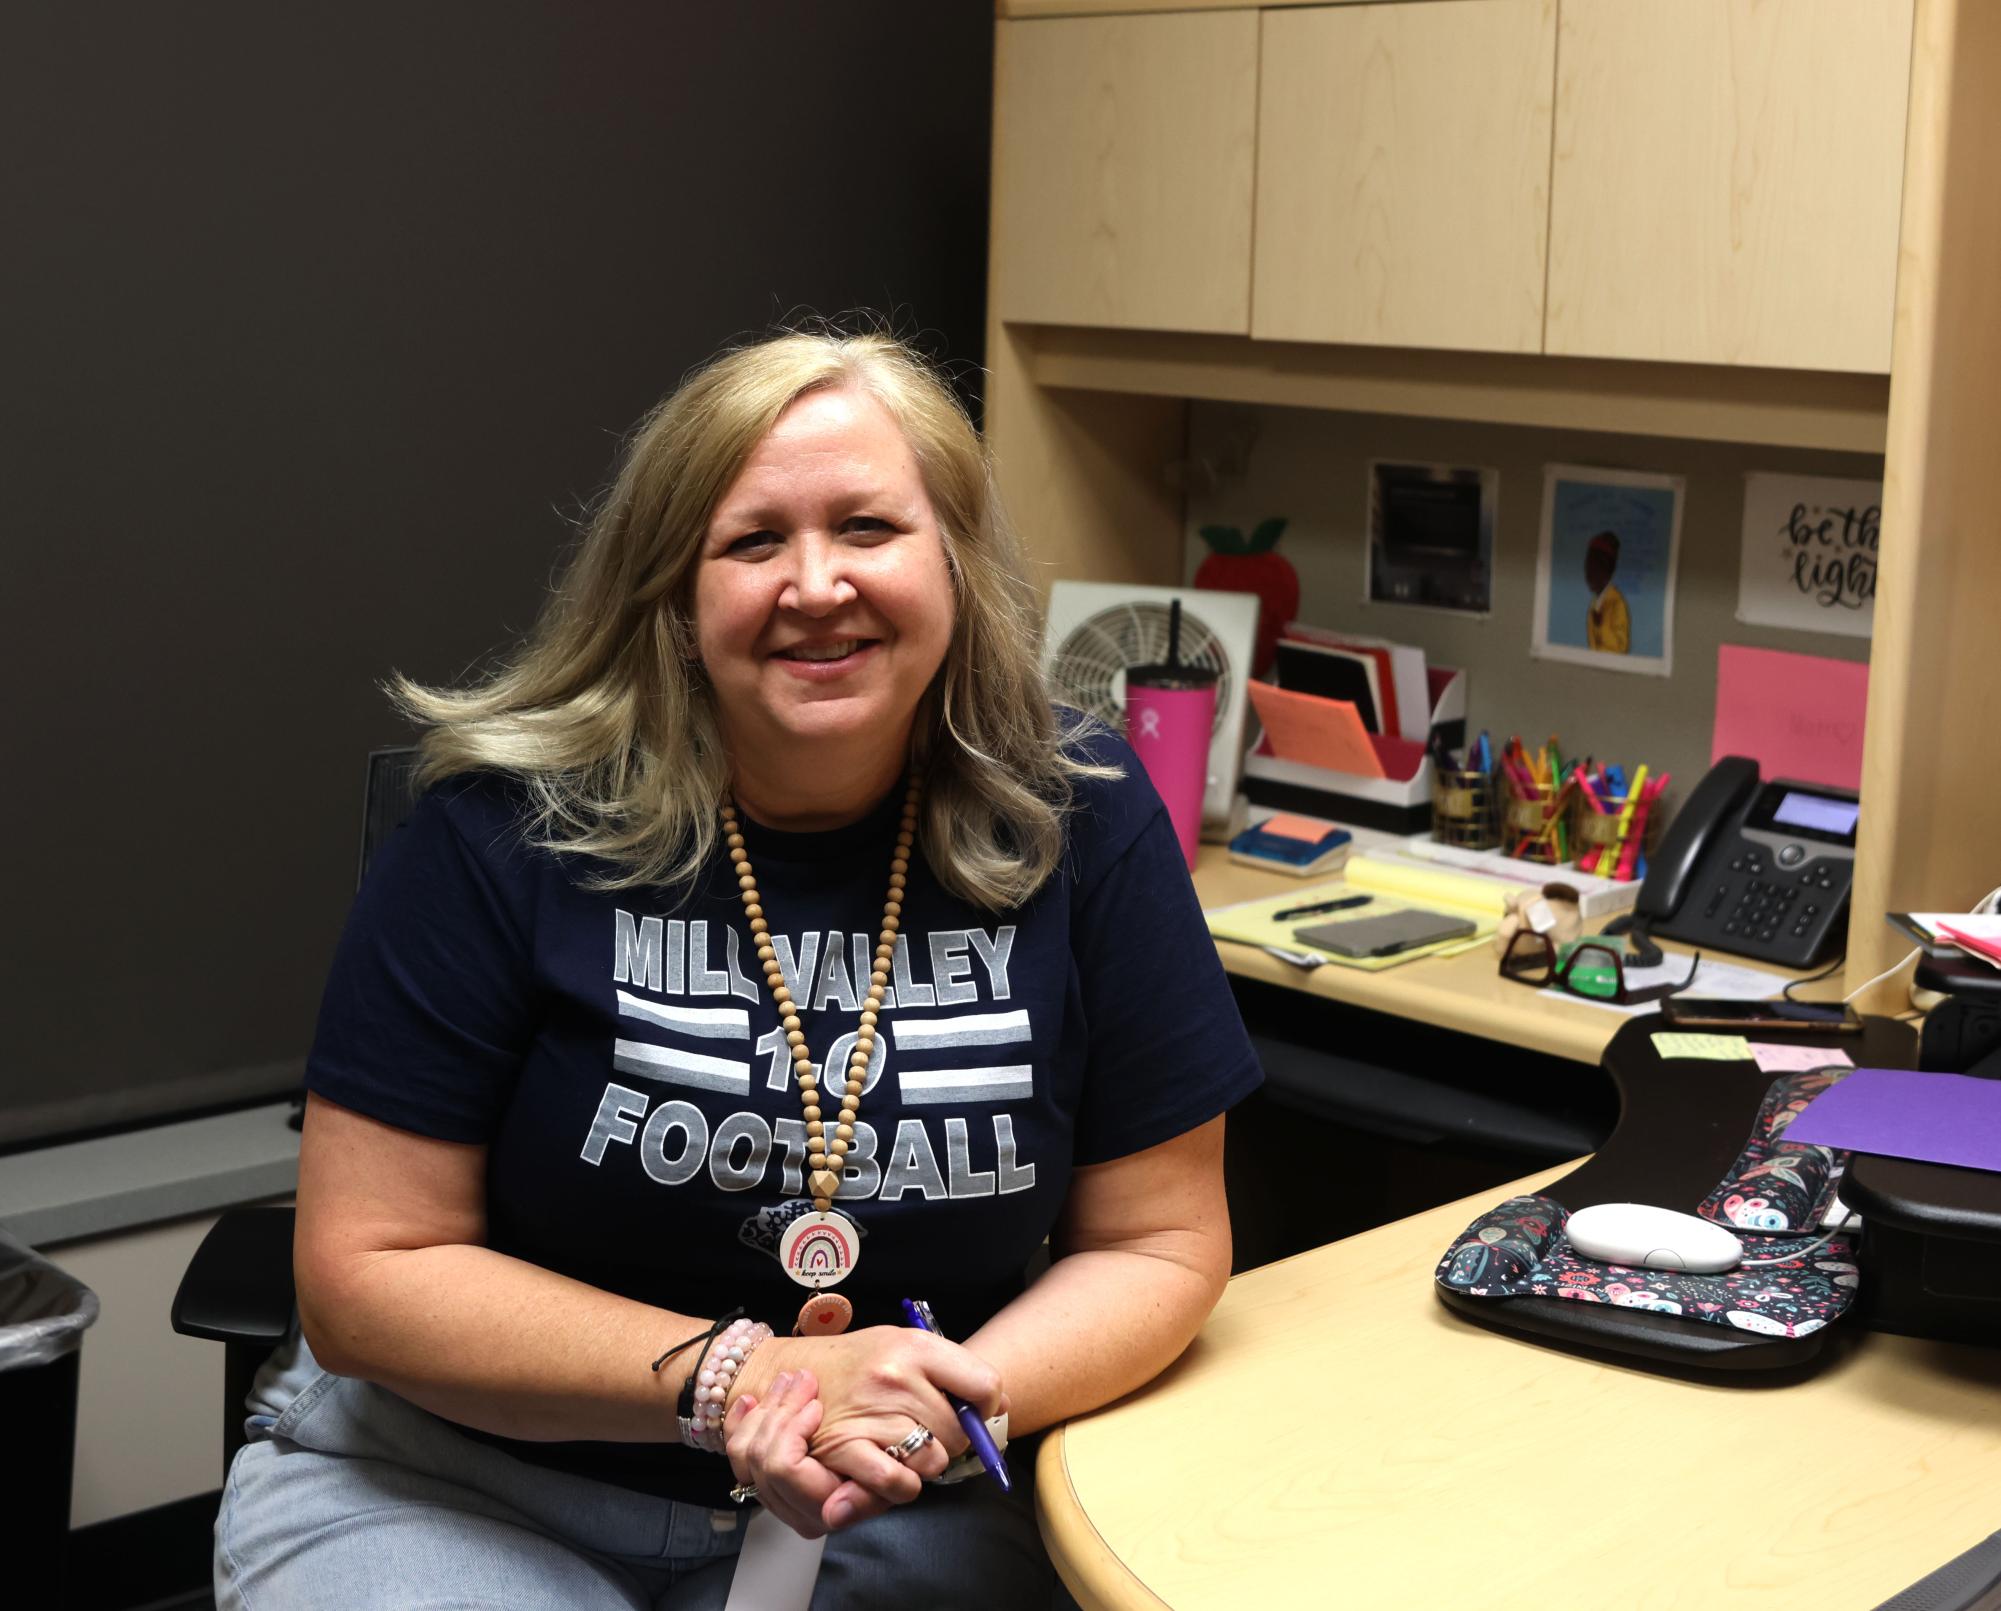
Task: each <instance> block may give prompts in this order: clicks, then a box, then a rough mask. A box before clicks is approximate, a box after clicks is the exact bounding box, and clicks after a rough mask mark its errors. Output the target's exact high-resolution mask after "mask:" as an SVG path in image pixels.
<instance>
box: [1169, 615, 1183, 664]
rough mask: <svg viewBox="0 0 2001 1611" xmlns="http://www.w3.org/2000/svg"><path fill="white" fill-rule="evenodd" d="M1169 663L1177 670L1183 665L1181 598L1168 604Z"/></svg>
mask: <svg viewBox="0 0 2001 1611" xmlns="http://www.w3.org/2000/svg"><path fill="white" fill-rule="evenodd" d="M1167 663H1168V664H1169V665H1170V666H1173V667H1174V668H1176V669H1177V670H1179V669H1180V666H1181V600H1179V599H1175V600H1174V601H1173V602H1172V603H1170V604H1169V605H1168V606H1167Z"/></svg>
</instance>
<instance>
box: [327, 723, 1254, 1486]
mask: <svg viewBox="0 0 2001 1611" xmlns="http://www.w3.org/2000/svg"><path fill="white" fill-rule="evenodd" d="M1087 751H1088V753H1090V754H1091V755H1092V757H1093V758H1094V759H1103V760H1112V761H1115V762H1117V763H1119V764H1121V765H1122V766H1123V768H1124V771H1125V776H1124V777H1123V778H1122V779H1119V780H1117V781H1099V780H1090V779H1086V780H1083V781H1082V782H1080V784H1079V785H1078V791H1077V801H1076V807H1075V810H1074V812H1073V814H1072V815H1071V816H1070V818H1069V819H1068V824H1067V837H1068V845H1067V849H1066V853H1065V854H1064V856H1063V859H1062V863H1061V866H1060V867H1059V869H1058V871H1057V872H1056V873H1055V874H1054V875H1053V876H1052V877H1051V878H1050V879H1049V881H1048V882H1047V883H1046V884H1045V885H1044V886H1043V887H1042V889H1041V890H1039V891H1038V892H1037V893H1036V895H1035V896H1034V897H1033V898H1032V899H1031V900H1030V901H1029V902H1028V903H1027V904H1026V905H1024V906H1021V907H1018V908H1016V909H1014V910H1012V911H1007V912H998V913H997V912H990V911H983V910H981V909H979V908H976V907H974V906H971V905H969V904H967V903H966V902H964V901H962V900H960V899H958V898H957V897H955V896H953V895H951V894H949V893H947V892H946V891H945V890H944V889H943V888H942V887H941V886H940V885H939V883H938V882H937V880H936V879H935V878H934V877H933V876H932V874H931V872H930V869H929V868H928V867H927V866H926V864H925V862H924V859H923V857H922V854H921V841H920V847H919V854H918V855H916V856H915V857H914V858H913V860H912V865H911V868H910V872H909V875H908V887H907V889H906V892H905V897H904V905H903V916H902V920H901V932H900V934H899V939H898V945H897V950H896V957H895V963H894V966H893V969H892V974H891V983H890V987H889V990H888V992H887V993H886V994H885V996H884V999H883V1003H882V1009H881V1024H880V1028H879V1029H878V1032H877V1039H876V1043H875V1044H876V1051H875V1057H874V1061H873V1064H872V1066H871V1068H870V1071H869V1083H868V1086H867V1088H866V1090H865V1091H864V1092H863V1095H862V1099H861V1109H860V1114H859V1122H858V1123H857V1124H856V1127H855V1140H854V1143H853V1144H852V1146H851V1149H850V1151H849V1153H848V1162H847V1169H846V1177H845V1180H844V1182H843V1184H842V1187H841V1190H840V1193H839V1195H838V1198H837V1206H838V1207H839V1208H840V1209H841V1210H842V1211H844V1212H845V1213H847V1214H848V1215H849V1216H850V1217H851V1218H852V1219H854V1220H855V1221H856V1223H857V1224H858V1225H859V1226H860V1228H861V1232H862V1240H861V1250H860V1254H859V1256H858V1259H857V1263H856V1267H855V1270H854V1273H853V1275H852V1276H850V1277H849V1278H848V1279H847V1280H846V1281H844V1282H843V1283H842V1284H841V1286H840V1288H839V1290H840V1291H841V1292H842V1294H843V1295H845V1296H846V1297H848V1298H849V1299H850V1301H852V1302H853V1303H854V1305H855V1310H856V1314H855V1324H856V1326H864V1325H876V1324H885V1323H894V1322H896V1321H897V1320H898V1318H899V1317H898V1314H897V1309H896V1300H897V1299H899V1298H902V1297H913V1298H928V1299H929V1300H930V1301H931V1304H932V1307H933V1308H934V1309H935V1310H936V1312H937V1315H938V1319H939V1323H940V1325H941V1326H942V1327H943V1328H944V1329H945V1331H946V1333H947V1334H948V1335H950V1336H954V1337H964V1336H965V1335H967V1334H968V1333H970V1332H971V1331H973V1330H974V1329H975V1328H977V1327H978V1326H979V1325H980V1324H982V1323H983V1322H984V1321H985V1320H986V1319H987V1318H988V1316H990V1315H991V1314H992V1313H993V1312H994V1311H995V1310H997V1309H999V1308H1000V1307H1001V1306H1002V1305H1004V1304H1005V1303H1006V1302H1007V1301H1008V1300H1009V1299H1010V1298H1012V1297H1013V1296H1015V1295H1016V1294H1017V1293H1018V1292H1019V1291H1020V1290H1021V1287H1022V1272H1023V1269H1024V1267H1025V1266H1026V1265H1027V1263H1028V1261H1029V1259H1030V1257H1031V1255H1032V1254H1033V1253H1034V1252H1035V1250H1036V1248H1037V1247H1038V1246H1039V1245H1040V1243H1041V1242H1042V1240H1043V1238H1044V1237H1045V1236H1046V1235H1048V1233H1049V1231H1050V1229H1051V1227H1052V1226H1053V1225H1054V1223H1055V1221H1056V1217H1057V1214H1058V1212H1059V1210H1060V1209H1061V1207H1062V1204H1063V1200H1064V1197H1065V1194H1066V1192H1067V1190H1068V1187H1069V1182H1070V1173H1071V1170H1072V1169H1073V1167H1075V1166H1077V1165H1081V1164H1094V1163H1102V1162H1104V1161H1106V1160H1108V1159H1113V1158H1119V1157H1123V1156H1125V1155H1127V1154H1129V1153H1133V1152H1137V1151H1140V1150H1141V1149H1143V1148H1146V1147H1150V1146H1154V1145H1156V1144H1158V1143H1160V1142H1163V1141H1167V1140H1169V1139H1171V1138H1173V1137H1175V1136H1177V1135H1181V1134H1183V1133H1184V1132H1186V1131H1188V1130H1190V1129H1193V1128H1194V1127H1195V1126H1197V1125H1199V1124H1201V1123H1203V1122H1204V1121H1206V1120H1208V1119H1211V1118H1213V1117H1215V1116H1216V1115H1217V1114H1219V1113H1221V1112H1223V1111H1224V1110H1225V1109H1227V1108H1229V1107H1230V1106H1231V1105H1232V1104H1234V1103H1235V1102H1237V1101H1238V1100H1239V1099H1241V1098H1242V1097H1243V1096H1245V1095H1246V1094H1248V1093H1249V1092H1250V1091H1251V1090H1252V1089H1254V1088H1255V1087H1256V1085H1257V1084H1258V1081H1259V1079H1260V1077H1261V1076H1260V1074H1259V1071H1258V1066H1257V1062H1256V1059H1255V1056H1254V1054H1253V1052H1252V1050H1251V1047H1250V1043H1249V1040H1248V1038H1247V1037H1246V1035H1245V1033H1244V1029H1243V1025H1242V1022H1241V1020H1240V1019H1239V1017H1238V1014H1237V1009H1236V1004H1235V1002H1234V1000H1233V999H1232V997H1231V995H1230V991H1229V987H1228V984H1227V982H1226V981H1225V979H1224V976H1223V972H1222V968H1221V966H1220V964H1219V963H1218V962H1217V959H1216V951H1215V947H1214V945H1213V944H1212V943H1211V941H1210V939H1209V935H1208V932H1207V930H1206V928H1205V927H1204V925H1203V922H1202V916H1201V912H1200V909H1199V907H1198V905H1197V902H1196V899H1195V894H1194V891H1193V888H1192V887H1191V885H1190V883H1189V880H1188V874H1187V871H1186V868H1185V866H1184V864H1183V862H1182V860H1181V852H1180V848H1179V846H1178V844H1177V843H1176V840H1175V837H1174V833H1173V830H1172V828H1171V826H1170V824H1169V822H1168V819H1167V814H1166V812H1165V810H1164V809H1163V808H1162V806H1161V804H1160V801H1159V798H1158V797H1157V796H1156V795H1155V793H1154V792H1153V789H1152V787H1151V786H1150V785H1149V784H1148V782H1147V781H1146V777H1145V774H1144V772H1143V771H1142V770H1141V768H1140V766H1139V764H1138V762H1137V761H1136V760H1135V759H1134V757H1133V754H1132V752H1131V751H1130V750H1129V749H1127V748H1126V747H1125V746H1124V745H1123V744H1122V743H1120V742H1119V741H1118V740H1116V739H1112V738H1109V737H1104V736H1100V737H1097V738H1094V739H1092V740H1089V741H1088V743H1087ZM901 797H902V790H901V789H900V788H899V789H898V790H896V791H895V792H894V793H893V794H891V795H890V796H889V797H887V798H886V799H885V800H884V801H883V802H882V803H881V804H880V805H879V806H878V807H877V808H876V809H875V810H874V811H872V812H871V813H870V814H869V815H868V816H867V817H866V818H864V819H863V820H861V821H859V822H856V823H853V824H851V825H849V826H847V827H843V828H838V829H834V830H832V831H829V832H823V833H781V832H777V831H775V830H772V829H768V828H765V827H763V826H761V825H759V824H757V823H755V822H748V821H747V822H745V824H744V837H745V848H746V850H747V852H748V854H749V856H750V858H751V864H752V867H753V869H754V870H755V872H756V875H757V880H758V884H759V888H760V891H761V893H762V896H763V901H764V911H765V920H766V922H767V923H768V924H769V925H770V927H771V930H772V933H773V936H774V940H773V944H774V947H775V949H776V951H777V954H778V958H779V961H780V963H781V965H782V966H783V968H784V970H785V976H786V981H787V983H788V985H789V986H790V988H791V991H792V996H793V999H794V1001H795V1003H796V1004H797V1006H798V1008H799V1012H800V1018H801V1021H802V1027H803V1029H804V1031H805V1034H806V1040H807V1048H808V1050H809V1051H810V1052H811V1054H812V1056H813V1059H814V1062H815V1064H816V1065H819V1066H822V1067H824V1066H828V1065H831V1066H833V1067H834V1068H836V1069H843V1068H845V1067H846V1066H847V1061H848V1053H849V1051H850V1050H851V1049H852V1047H853V1045H854V1032H855V1029H856V1027H857V1015H858V1013H859V1012H860V1010H861V1006H862V1003H863V1000H864V998H865V997H866V994H867V991H868V976H869V968H870V963H871V960H872V957H873V953H874V949H875V935H876V931H877V929H878V927H879V926H880V923H881V916H882V903H883V899H884V893H885V890H886V888H887V886H888V881H889V861H890V855H891V850H892V847H893V845H894V842H895V837H896V823H897V816H898V813H899V809H900V806H901ZM523 819H524V794H523V791H522V790H521V788H520V786H519V785H518V783H516V782H513V781H511V780H509V779H506V778H504V777H500V776H497V775H492V774H477V775H472V776H467V777H461V778H457V779H453V780H450V781H448V782H447V783H445V784H442V785H440V786H439V787H438V788H436V789H433V790H432V791H431V792H430V793H429V794H428V795H426V796H425V798H424V799H423V800H422V801H421V802H420V803H419V805H418V806H417V808H416V810H415V812H414V813H413V815H412V816H411V819H410V821H409V822H408V823H407V824H406V825H405V827H404V828H403V829H401V830H400V831H399V832H398V833H396V834H395V835H394V836H392V838H391V840H390V841H389V842H388V843H387V844H386V845H384V847H383V848H382V850H381V852H380V853H379V854H378V855H377V857H376V860H375V863H374V865H373V866H372V867H371V868H370V871H369V875H368V878H367V881H366V883H365V885H364V887H363V889H362V891H361V894H360V896H359V898H358V899H357V901H356V903H355V908H354V911H353V914H352V916H351V917H350V919H349V922H348V926H347V930H346V933H345V934H344V936H343V938H342V940H341V944H340V949H339V952H338V954H337V956H336V958H335V962H334V966H333V972H332V976H331V978H330V979H329V981H328V984H327V990H326V996H325V999H324V1001H323V1003H322V1006H321V1011H320V1020H319V1028H318V1033H317V1036H316V1038H315V1041H314V1045H313V1051H312V1055H311V1057H310V1058H309V1060H308V1062H307V1068H306V1083H307V1085H308V1087H309V1088H310V1089H312V1090H313V1091H316V1092H318V1093H319V1094H320V1095H321V1096H323V1097H325V1098H326V1099H328V1100H329V1101H332V1102H336V1103H338V1104H340V1105H341V1106H342V1107H346V1108H351V1109H353V1110H355V1111H356V1112H359V1113H363V1114H366V1115H368V1116H369V1117H371V1118H374V1119H378V1120H381V1121H383V1122H385V1123H388V1124H392V1125H395V1126H397V1127H399V1128H401V1129H405V1130H410V1131H414V1132H415V1133H417V1134H419V1135H424V1136H431V1137H435V1138H437V1139H440V1140H446V1141H458V1142H473V1143H478V1144H480V1145H483V1146H485V1147H486V1148H488V1162H487V1202H486V1207H487V1243H488V1245H489V1246H490V1247H492V1248H494V1249H495V1250H497V1251H499V1252H502V1253H507V1254H512V1255H514V1256H516V1257H519V1258H523V1259H527V1260H529V1261H531V1262H533V1263H535V1264H539V1265H542V1266H543V1267H545V1268H547V1269H551V1270H556V1271H559V1272H561V1273H562V1274H565V1275H568V1276H572V1277H575V1278H576V1279H578V1280H581V1281H585V1282H588V1283H590V1284H591V1285H593V1286H597V1287H600V1288H602V1289H604V1290H606V1291H610V1292H616V1293H619V1294H622V1295H624V1296H626V1297H630V1298H635V1299H638V1300H641V1301H643V1302H647V1303H657V1304H660V1305H662V1306H664V1307H666V1308H670V1309H674V1310H678V1311H680V1312H682V1313H684V1314H693V1315H703V1316H709V1315H717V1314H723V1313H726V1312H728V1311H729V1310H732V1309H736V1308H738V1307H742V1308H745V1309H747V1310H748V1311H749V1313H750V1314H751V1315H753V1316H754V1317H756V1318H758V1319H762V1320H766V1321H769V1322H770V1323H771V1324H772V1325H773V1327H774V1328H775V1329H777V1330H778V1331H780V1332H781V1333H783V1332H784V1331H786V1330H788V1329H789V1328H790V1326H791V1324H792V1323H793V1320H794V1318H795V1317H796V1315H797V1313H798V1310H799V1306H800V1304H801V1303H802V1301H803V1300H804V1299H805V1296H806V1292H805V1289H804V1288H801V1287H799V1286H797V1285H795V1284H793V1282H791V1281H790V1280H789V1279H788V1278H787V1277H786V1275H785V1273H784V1271H783V1270H782V1269H781V1267H780V1265H779V1263H778V1259H777V1253H776V1248H777V1241H778V1235H779V1233H780V1231H781V1230H782V1228H783V1225H784V1224H785V1223H786V1222H787V1221H788V1219H789V1218H790V1216H791V1215H793V1214H796V1213H797V1212H799V1211H800V1206H801V1205H802V1204H803V1203H804V1201H805V1197H804V1184H803V1180H802V1171H803V1169H804V1168H805V1160H806V1129H805V1121H804V1119H803V1117H802V1115H801V1110H800V1109H801V1104H800V1101H799V1095H798V1090H797V1087H796V1086H795V1084H794V1083H793V1077H792V1065H791V1059H790V1057H789V1056H788V1055H786V1052H785V1045H784V1037H783V1034H782V1032H781V1031H780V1030H779V1027H778V1015H777V1009H776V1007H775V1006H774V1005H773V1003H772V1000H771V995H770V991H769V990H768V988H767V987H766V985H765V982H764V977H763V971H762V969H761V968H760V967H759V966H758V963H757V959H756V954H755V952H754V950H753V949H752V946H751V943H750V930H749V924H748V921H747V919H746V918H745V917H744V912H743V905H742V901H741V898H740V896H739V894H738V891H737V887H736V881H735V878H734V876H733V875H732V873H731V871H730V868H729V863H728V861H727V859H726V858H725V857H723V856H722V855H718V856H717V857H716V859H715V861H714V863H713V865H711V866H710V867H709V868H708V869H706V871H705V873H704V875H703V876H702V877H701V878H700V879H699V880H698V882H697V884H696V886H695V887H694V888H693V889H692V890H689V889H685V888H684V889H683V890H681V891H680V892H679V893H678V898H675V897H674V896H671V895H669V894H668V893H667V892H664V891H661V890H657V889H628V890H618V891H597V890H592V889H589V888H586V887H584V883H585V878H586V876H587V874H588V873H589V872H590V871H593V870H596V869H593V868H591V867H590V866H589V865H588V864H584V863H580V862H579V860H578V859H577V858H575V857H562V856H558V855H556V854H554V853H551V852H548V851H543V850H537V849H534V848H532V847H531V846H530V845H528V844H527V842H526V840H525V838H524V835H523V831H522V824H523ZM808 1206H810V1205H808ZM680 1340H681V1339H680V1338H679V1337H666V1336H663V1337H662V1338H661V1340H660V1345H661V1348H662V1349H663V1350H664V1349H665V1348H667V1347H668V1346H669V1345H670V1344H672V1343H676V1342H679V1341H680ZM500 1345H501V1344H499V1343H498V1341H496V1346H500ZM647 1363H648V1361H645V1360H639V1361H635V1362H634V1369H635V1370H644V1369H645V1368H646V1366H647ZM683 1364H684V1361H681V1360H677V1361H675V1362H673V1363H670V1364H669V1366H668V1367H666V1368H667V1370H668V1371H669V1372H673V1373H675V1381H676V1383H677V1384H678V1380H679V1376H680V1375H681V1374H685V1370H684V1369H682V1368H680V1367H682V1366H683ZM672 1397H673V1395H672V1394H671V1393H668V1392H664V1391H663V1393H662V1408H663V1413H671V1411H670V1410H669V1409H668V1406H670V1405H671V1403H672ZM474 1435H476V1436H484V1435H483V1434H474ZM487 1441H492V1442H497V1443H500V1444H501V1445H502V1446H504V1447H506V1448H507V1449H509V1450H510V1451H511V1452H513V1453H515V1454H517V1455H519V1456H520V1457H521V1458H523V1459H527V1460H531V1461H536V1462H538V1463H541V1464H544V1465H549V1466H555V1467H558V1468H560V1469H564V1470H571V1471H577V1472H581V1473H584V1474H586V1475H590V1476H593V1477H597V1478H600V1479H602V1480H605V1481H611V1482H617V1483H622V1484H624V1485H626V1486H628V1487H631V1488H636V1489H639V1490H641V1491H645V1492H650V1493H658V1494H664V1495H667V1496H669V1497H673V1498H678V1499H690V1500H696V1501H699V1502H702V1503H720V1502H721V1500H722V1496H723V1494H724V1492H725V1490H726V1489H727V1487H728V1484H729V1481H730V1477H729V1474H728V1468H727V1466H726V1464H725V1463H724V1462H722V1461H720V1460H718V1459H717V1458H716V1457H715V1456H713V1455H708V1454H702V1453H699V1452H696V1451H692V1450H687V1449H684V1448H681V1447H680V1446H678V1445H665V1446H663V1445H659V1444H614V1443H597V1442H590V1443H563V1444H550V1443H533V1442H519V1441H515V1440H509V1439H497V1438H491V1437H489V1438H487Z"/></svg>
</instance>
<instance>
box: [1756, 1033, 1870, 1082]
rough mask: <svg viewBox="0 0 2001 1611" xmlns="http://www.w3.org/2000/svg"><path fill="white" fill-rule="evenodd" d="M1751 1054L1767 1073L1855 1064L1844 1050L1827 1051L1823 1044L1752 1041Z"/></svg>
mask: <svg viewBox="0 0 2001 1611" xmlns="http://www.w3.org/2000/svg"><path fill="white" fill-rule="evenodd" d="M1751 1056H1752V1058H1753V1059H1754V1060H1755V1061H1756V1062H1757V1065H1758V1067H1760V1068H1761V1069H1763V1070H1764V1071H1765V1072H1766V1073H1767V1074H1790V1073H1792V1072H1793V1071H1794V1070H1795V1069H1802V1068H1829V1067H1840V1068H1853V1067H1854V1066H1855V1060H1854V1059H1853V1058H1852V1057H1850V1056H1849V1055H1848V1054H1847V1053H1846V1052H1834V1051H1829V1050H1828V1049H1827V1048H1826V1047H1824V1046H1781V1045H1779V1044H1777V1043H1776V1042H1774V1041H1768V1040H1754V1041H1752V1042H1751Z"/></svg>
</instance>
